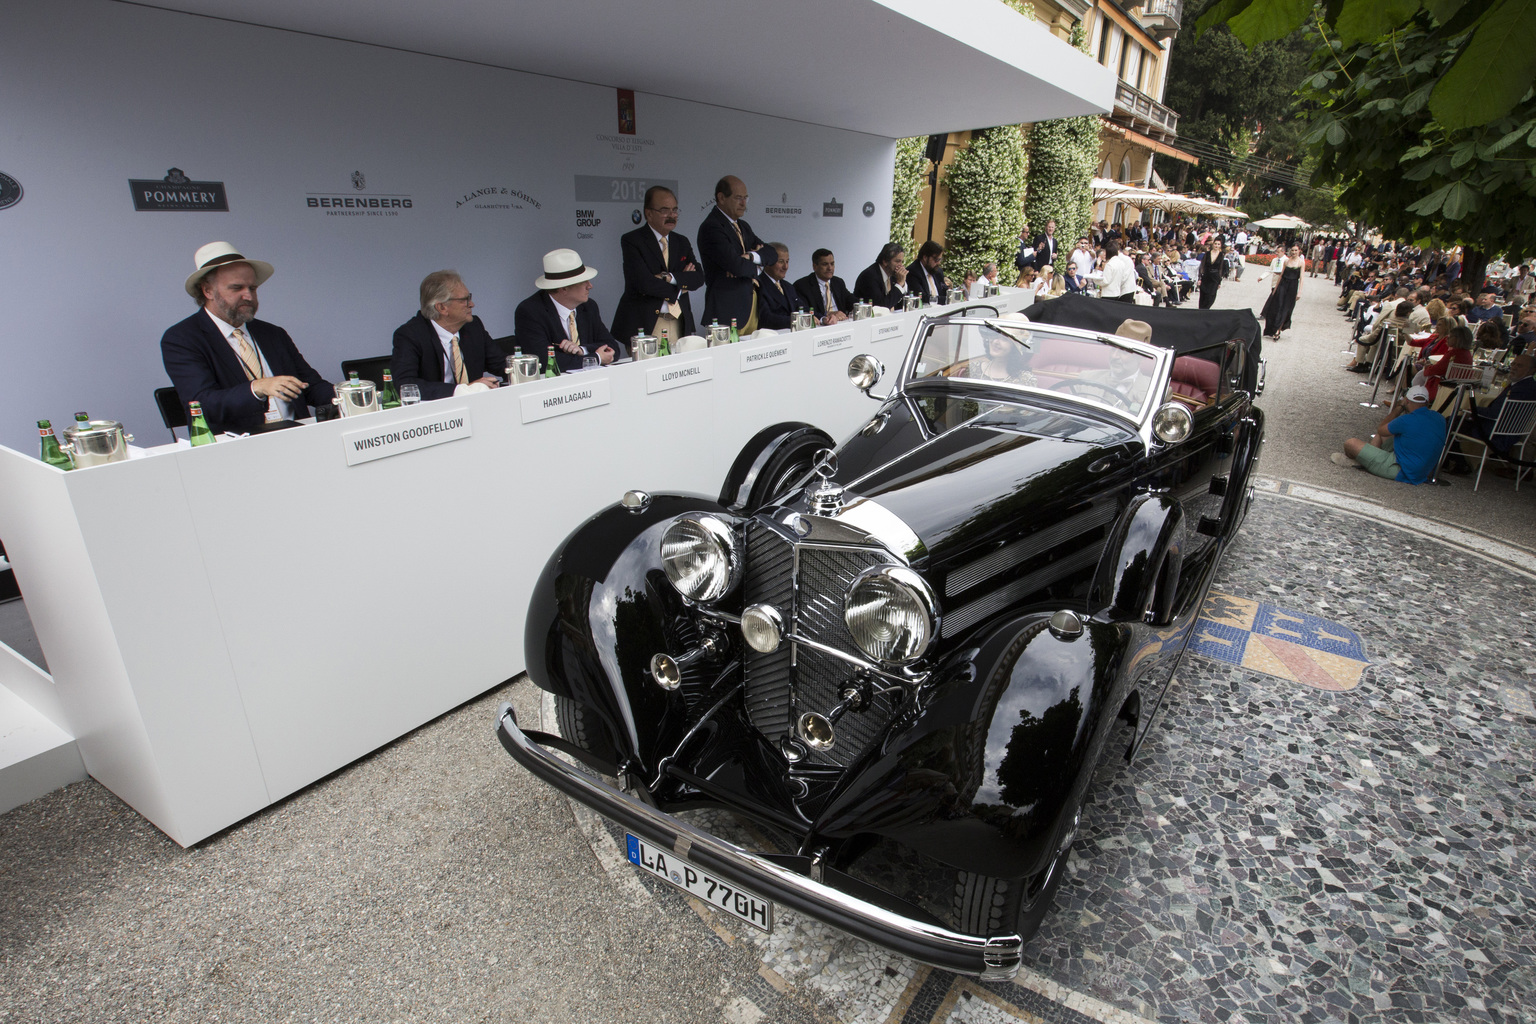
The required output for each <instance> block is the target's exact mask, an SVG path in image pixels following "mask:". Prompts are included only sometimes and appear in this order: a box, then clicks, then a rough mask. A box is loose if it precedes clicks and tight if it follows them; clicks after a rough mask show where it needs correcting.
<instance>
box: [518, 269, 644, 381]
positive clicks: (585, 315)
mask: <svg viewBox="0 0 1536 1024" xmlns="http://www.w3.org/2000/svg"><path fill="white" fill-rule="evenodd" d="M596 276H597V271H596V270H594V269H592V268H591V267H589V266H587V265H586V264H584V263H582V261H581V254H580V253H578V252H577V251H576V250H575V249H555V250H554V251H552V252H547V253H545V254H544V273H543V274H542V275H541V276H540V277H538V278H535V279H534V282H533V285H534V287H535V288H537V289H538V291H536V292H534V293H533V294H532V295H530V296H528V297H527V298H526V299H524V300H523V301H522V302H519V303H518V304H517V311H516V313H515V314H514V319H513V324H514V330H516V332H517V343H518V344H519V345H520V346H522V349H523V351H524V352H526V353H528V354H529V355H535V356H538V357H539V358H540V360H541V361H542V360H543V358H544V356H545V355H546V354H547V353H548V352H549V348H550V346H551V345H553V346H554V348H555V365H556V366H558V367H559V368H560V372H561V373H568V372H570V371H571V370H579V369H581V361H582V360H583V359H584V358H586V357H587V356H596V357H597V361H598V362H599V363H602V364H603V365H604V366H607V365H608V364H609V363H611V362H613V361H614V360H615V359H617V358H619V356H621V355H625V354H627V353H628V351H629V350H628V349H626V348H625V347H624V345H623V343H622V342H619V341H616V340H615V339H614V337H613V335H612V334H609V333H608V328H606V327H604V326H603V315H602V313H601V312H600V311H599V310H598V308H597V303H596V302H594V301H593V300H592V299H591V298H590V297H589V296H591V294H592V279H593V278H594V277H596Z"/></svg>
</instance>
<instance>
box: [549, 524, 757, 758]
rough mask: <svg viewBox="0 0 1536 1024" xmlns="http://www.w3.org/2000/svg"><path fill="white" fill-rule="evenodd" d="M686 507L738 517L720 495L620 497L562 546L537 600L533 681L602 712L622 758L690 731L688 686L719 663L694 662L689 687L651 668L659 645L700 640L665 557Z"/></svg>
mask: <svg viewBox="0 0 1536 1024" xmlns="http://www.w3.org/2000/svg"><path fill="white" fill-rule="evenodd" d="M686 512H713V513H716V514H718V515H720V516H721V517H722V518H723V519H725V520H727V521H731V520H732V519H733V517H732V516H731V515H730V513H729V512H727V511H726V510H725V509H724V508H722V507H721V506H720V504H719V503H718V502H716V501H714V500H713V499H711V498H708V497H705V496H703V495H696V494H657V495H653V496H652V497H651V500H650V502H649V503H648V504H647V505H646V506H645V507H644V508H640V509H629V508H625V507H623V506H622V505H611V506H609V507H608V508H606V509H604V510H603V511H601V512H599V513H598V514H597V515H595V516H593V517H592V518H591V519H588V520H587V521H586V522H584V523H582V524H581V525H580V526H578V527H577V528H576V529H575V530H574V531H573V532H572V533H571V535H570V536H568V537H567V538H566V539H565V540H564V542H562V543H561V544H560V546H559V547H558V548H557V549H556V550H555V553H554V554H553V555H552V556H550V559H549V561H548V562H547V563H546V564H545V566H544V571H543V572H542V573H540V575H539V579H538V582H537V583H536V584H535V585H534V588H533V596H532V598H531V600H530V601H529V603H528V619H527V625H526V627H525V631H524V634H523V653H524V657H525V659H526V661H525V664H526V665H527V669H528V675H529V677H530V678H531V679H532V680H533V682H534V685H536V686H538V687H539V688H541V689H544V690H548V691H549V692H550V693H553V694H555V695H556V696H560V697H567V698H569V699H571V700H574V701H578V702H580V703H582V704H584V705H586V706H587V707H588V708H590V709H591V710H592V711H593V712H594V713H595V714H596V715H597V717H598V718H599V719H600V720H601V721H602V723H603V727H604V728H605V729H606V730H607V732H608V735H609V738H610V739H611V740H612V742H613V746H614V749H615V750H617V751H618V755H619V758H620V760H621V761H622V760H633V761H635V762H637V763H638V765H639V766H640V767H643V768H650V767H653V766H654V764H655V762H656V760H657V756H656V754H655V751H657V750H658V749H659V750H670V749H672V748H673V747H675V746H676V744H677V743H678V742H679V740H680V739H681V737H682V735H683V734H684V733H685V732H686V731H687V728H688V725H687V722H686V707H685V705H684V699H685V694H684V690H689V688H690V687H697V686H700V685H708V681H709V680H708V679H705V680H704V682H703V683H700V680H701V679H703V678H704V677H705V676H709V677H710V679H712V678H713V674H714V673H717V672H718V671H719V669H720V665H718V664H714V663H712V662H710V661H708V660H705V661H701V662H699V663H697V664H695V665H691V666H689V668H688V670H687V671H686V672H685V673H684V686H683V689H682V690H677V691H673V692H670V693H669V692H668V691H666V690H663V689H662V688H661V687H659V686H658V685H656V683H655V682H654V681H653V680H652V678H651V675H650V662H651V657H652V655H654V654H657V653H663V652H664V653H667V654H670V655H672V656H674V657H675V656H677V655H680V654H683V653H684V652H685V651H686V650H689V649H692V648H693V647H695V646H696V645H697V644H698V640H699V637H698V635H697V627H696V625H695V621H696V620H695V617H694V616H692V615H691V614H689V613H688V611H687V610H686V609H685V607H684V604H683V598H682V596H681V595H680V594H678V593H677V591H676V589H674V588H673V586H672V584H671V583H670V582H668V580H667V578H666V573H665V571H664V570H663V569H662V567H661V535H662V534H663V533H664V532H665V531H666V528H667V525H668V524H669V523H671V521H672V520H673V519H674V518H676V517H677V516H679V515H682V514H683V513H686Z"/></svg>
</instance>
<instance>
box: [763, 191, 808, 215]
mask: <svg viewBox="0 0 1536 1024" xmlns="http://www.w3.org/2000/svg"><path fill="white" fill-rule="evenodd" d="M763 212H764V213H766V214H767V215H768V216H770V217H772V218H773V219H775V220H784V219H785V218H788V217H798V216H800V215H801V214H802V213H804V212H805V210H804V209H803V208H802V207H800V206H797V205H795V204H793V203H791V202H790V201H789V193H788V192H780V193H779V202H778V205H777V206H765V207H763Z"/></svg>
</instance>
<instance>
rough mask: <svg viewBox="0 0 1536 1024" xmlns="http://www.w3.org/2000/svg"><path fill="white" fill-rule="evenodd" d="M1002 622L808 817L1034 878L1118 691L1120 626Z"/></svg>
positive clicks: (945, 667) (1076, 802) (983, 868)
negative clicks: (1056, 629) (1077, 629)
mask: <svg viewBox="0 0 1536 1024" xmlns="http://www.w3.org/2000/svg"><path fill="white" fill-rule="evenodd" d="M1048 619H1049V613H1045V612H1037V613H1032V614H1028V615H1023V616H1015V617H1012V618H1010V619H1008V620H1005V621H1003V622H1001V623H1000V624H998V625H996V626H994V627H992V628H991V629H990V630H988V631H987V633H986V634H985V635H984V636H983V637H981V639H980V641H979V645H978V646H968V647H967V648H966V649H965V650H961V651H957V652H955V653H954V654H953V655H952V656H951V657H950V658H949V659H948V660H947V661H946V662H945V663H944V664H942V665H940V666H938V667H937V668H936V670H935V672H934V673H933V675H932V676H931V677H930V679H929V680H928V681H927V682H926V683H925V684H924V685H923V687H922V688H921V690H920V692H919V694H918V700H917V704H918V708H917V709H916V710H915V712H914V720H913V721H912V722H911V723H910V725H907V724H905V723H904V724H903V726H902V727H899V728H897V729H893V730H892V733H891V739H890V740H889V741H888V745H887V747H886V748H885V749H884V750H882V751H881V754H880V756H879V757H878V758H877V759H876V760H874V761H873V762H872V763H870V764H868V766H867V767H866V769H865V770H864V772H863V773H862V775H861V776H860V778H858V779H857V780H855V781H854V782H853V784H852V785H850V786H849V787H848V788H847V789H845V790H844V791H842V792H840V793H839V794H838V795H837V797H836V798H834V800H833V801H831V802H830V803H829V805H828V807H827V808H826V810H825V811H824V812H823V813H822V814H821V815H820V816H819V819H818V821H817V822H816V830H817V831H818V832H819V833H821V834H824V835H841V836H852V835H856V834H859V833H861V832H863V833H874V834H878V835H883V836H886V837H888V838H891V839H893V840H895V841H897V842H899V843H901V844H902V845H904V846H907V847H909V848H910V849H912V850H915V851H917V852H919V853H921V854H923V855H924V856H927V857H930V858H932V859H934V860H937V861H939V862H941V863H944V864H948V865H950V866H952V867H955V868H959V869H962V870H966V871H972V872H976V873H978V874H984V875H993V876H998V877H1023V876H1029V875H1034V874H1037V873H1038V872H1040V871H1042V870H1044V869H1045V867H1047V866H1048V865H1049V864H1050V862H1051V859H1052V858H1053V857H1054V855H1055V853H1056V850H1057V846H1058V842H1057V841H1058V839H1059V837H1060V835H1061V832H1062V830H1063V829H1064V828H1065V827H1067V826H1068V824H1069V823H1070V820H1071V817H1072V815H1073V813H1074V812H1075V810H1076V809H1077V808H1078V807H1079V806H1080V805H1081V803H1082V800H1083V797H1084V794H1085V793H1086V791H1087V788H1088V785H1089V783H1090V782H1091V781H1092V778H1093V773H1094V770H1095V768H1096V767H1097V765H1098V762H1099V759H1100V755H1101V753H1102V750H1103V745H1104V742H1105V740H1106V739H1107V738H1108V735H1109V732H1110V730H1111V729H1112V728H1113V726H1114V720H1115V716H1116V713H1117V711H1118V708H1119V706H1120V703H1121V702H1123V699H1124V697H1123V690H1124V689H1125V684H1124V682H1123V679H1124V671H1123V666H1124V664H1125V663H1126V660H1127V658H1128V655H1129V653H1130V649H1131V636H1130V629H1129V628H1128V627H1127V626H1124V625H1122V624H1117V623H1108V622H1092V621H1088V622H1084V623H1083V632H1082V633H1081V634H1079V635H1078V636H1076V637H1067V636H1063V637H1058V636H1056V635H1055V634H1053V633H1052V632H1051V631H1050V629H1049V628H1048V627H1047V621H1048Z"/></svg>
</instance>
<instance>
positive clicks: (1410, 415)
mask: <svg viewBox="0 0 1536 1024" xmlns="http://www.w3.org/2000/svg"><path fill="white" fill-rule="evenodd" d="M1445 429H1446V428H1445V417H1443V416H1441V415H1440V414H1439V413H1437V412H1435V411H1434V410H1433V409H1431V408H1430V407H1429V391H1428V390H1426V389H1425V388H1423V387H1411V388H1409V389H1408V394H1407V396H1406V397H1405V400H1404V401H1403V402H1401V403H1399V404H1397V405H1394V406H1393V407H1392V409H1391V410H1390V411H1389V412H1388V413H1387V416H1386V418H1385V419H1383V420H1382V421H1381V423H1380V425H1378V426H1377V428H1376V433H1374V434H1372V435H1371V436H1370V439H1369V440H1366V441H1362V440H1360V439H1359V438H1357V437H1352V438H1350V439H1349V440H1347V441H1345V442H1344V450H1343V451H1342V452H1334V453H1333V454H1332V455H1330V456H1329V458H1330V459H1331V460H1332V461H1333V464H1334V465H1336V466H1358V467H1359V468H1361V469H1364V470H1368V471H1369V472H1371V473H1372V474H1374V475H1376V476H1379V477H1381V478H1382V479H1384V480H1396V481H1397V482H1398V483H1404V484H1422V483H1424V482H1425V481H1427V480H1428V479H1429V476H1430V474H1431V473H1433V472H1434V471H1435V463H1436V462H1437V461H1438V460H1439V458H1440V449H1441V447H1442V446H1444V444H1445Z"/></svg>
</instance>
